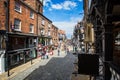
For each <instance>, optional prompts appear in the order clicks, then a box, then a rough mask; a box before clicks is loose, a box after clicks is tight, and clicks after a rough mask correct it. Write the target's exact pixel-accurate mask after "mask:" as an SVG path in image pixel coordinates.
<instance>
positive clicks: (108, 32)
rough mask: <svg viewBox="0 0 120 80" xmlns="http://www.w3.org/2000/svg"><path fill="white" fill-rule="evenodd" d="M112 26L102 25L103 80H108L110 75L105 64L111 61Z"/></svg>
mask: <svg viewBox="0 0 120 80" xmlns="http://www.w3.org/2000/svg"><path fill="white" fill-rule="evenodd" d="M112 27H113V25H112V24H104V42H105V43H104V44H103V45H104V48H105V49H104V67H105V70H104V80H110V77H111V73H110V70H109V66H108V64H107V62H109V61H112V60H113V34H112V30H113V29H112Z"/></svg>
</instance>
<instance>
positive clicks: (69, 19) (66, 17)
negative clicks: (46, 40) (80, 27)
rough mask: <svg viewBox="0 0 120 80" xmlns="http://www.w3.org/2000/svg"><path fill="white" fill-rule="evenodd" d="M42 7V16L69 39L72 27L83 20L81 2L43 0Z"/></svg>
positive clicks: (72, 0) (73, 0) (74, 0)
mask: <svg viewBox="0 0 120 80" xmlns="http://www.w3.org/2000/svg"><path fill="white" fill-rule="evenodd" d="M43 5H44V7H43V14H44V15H45V16H46V17H47V18H48V19H50V20H51V21H52V23H53V24H54V25H55V26H56V27H58V28H59V29H62V30H65V31H66V36H67V38H68V39H70V38H71V35H72V34H73V29H74V26H75V25H76V24H77V22H79V21H81V20H82V19H83V14H81V13H83V0H44V2H43Z"/></svg>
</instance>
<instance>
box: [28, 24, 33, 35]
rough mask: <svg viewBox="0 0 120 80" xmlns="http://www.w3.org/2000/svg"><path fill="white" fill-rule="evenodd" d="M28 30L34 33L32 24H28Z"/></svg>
mask: <svg viewBox="0 0 120 80" xmlns="http://www.w3.org/2000/svg"><path fill="white" fill-rule="evenodd" d="M29 32H30V33H34V25H33V24H30V26H29Z"/></svg>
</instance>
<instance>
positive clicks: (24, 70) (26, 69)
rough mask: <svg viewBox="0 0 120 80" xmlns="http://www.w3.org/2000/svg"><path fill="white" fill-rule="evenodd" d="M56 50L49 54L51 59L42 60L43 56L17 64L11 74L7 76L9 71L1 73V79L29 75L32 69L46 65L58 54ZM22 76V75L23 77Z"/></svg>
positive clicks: (15, 79)
mask: <svg viewBox="0 0 120 80" xmlns="http://www.w3.org/2000/svg"><path fill="white" fill-rule="evenodd" d="M55 53H56V50H54V54H53V55H52V56H49V59H45V60H41V58H36V59H33V60H32V64H31V61H29V62H27V63H25V64H22V65H20V66H17V67H15V68H13V69H11V70H10V71H9V72H10V76H9V77H8V76H7V73H8V72H5V73H2V74H0V80H23V79H24V78H25V77H26V76H28V75H29V74H30V73H31V72H32V71H34V70H35V69H36V68H38V67H39V66H42V65H46V64H47V63H48V61H49V60H50V59H51V58H52V57H54V56H56V54H55ZM21 76H22V77H21Z"/></svg>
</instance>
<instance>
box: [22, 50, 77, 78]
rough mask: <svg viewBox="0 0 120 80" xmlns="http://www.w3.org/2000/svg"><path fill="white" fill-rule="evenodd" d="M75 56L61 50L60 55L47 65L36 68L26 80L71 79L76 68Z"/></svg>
mask: <svg viewBox="0 0 120 80" xmlns="http://www.w3.org/2000/svg"><path fill="white" fill-rule="evenodd" d="M74 60H75V56H74V55H72V54H71V53H69V54H66V53H65V52H63V51H62V52H61V51H60V56H57V55H55V56H54V57H53V58H52V59H51V60H50V61H49V62H48V63H47V64H46V65H43V66H40V67H39V68H37V69H36V70H34V71H33V72H32V73H31V74H30V75H29V76H28V77H26V78H25V79H24V80H71V75H72V72H73V69H74V65H73V63H74Z"/></svg>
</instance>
